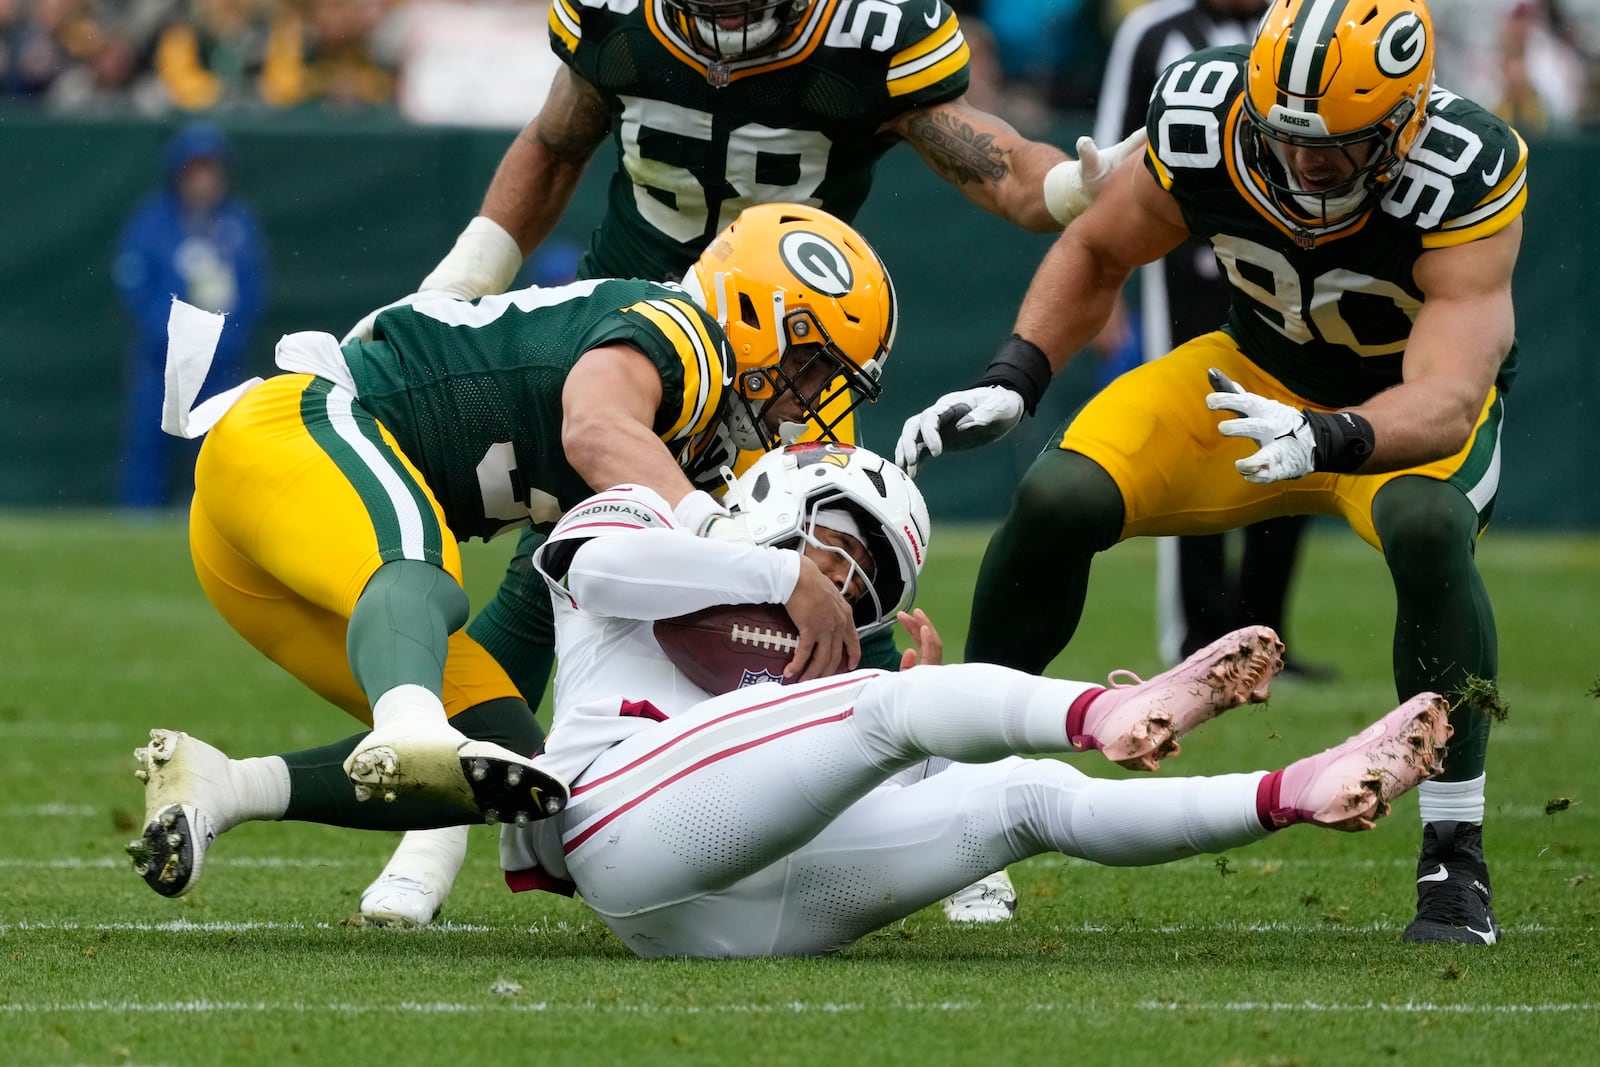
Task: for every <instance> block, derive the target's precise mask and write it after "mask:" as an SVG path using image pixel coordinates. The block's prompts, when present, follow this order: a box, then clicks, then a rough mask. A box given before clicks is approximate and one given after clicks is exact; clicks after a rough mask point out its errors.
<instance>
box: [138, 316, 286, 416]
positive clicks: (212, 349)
mask: <svg viewBox="0 0 1600 1067" xmlns="http://www.w3.org/2000/svg"><path fill="white" fill-rule="evenodd" d="M222 321H223V316H222V315H221V314H218V313H217V312H214V311H202V310H200V309H199V308H197V307H195V306H194V305H193V304H186V303H184V302H183V301H182V300H179V299H178V298H177V297H173V298H172V311H171V313H169V314H168V315H167V369H166V392H165V394H164V395H163V396H162V398H161V429H162V430H164V431H166V432H167V433H169V434H171V435H172V436H174V437H183V438H195V437H199V436H200V435H201V434H203V433H205V432H206V431H207V430H209V429H211V427H213V426H215V425H216V424H217V420H218V419H220V418H222V416H223V414H224V413H225V412H226V411H227V410H228V409H229V408H230V407H232V406H233V402H234V401H235V400H238V399H239V398H240V397H241V396H243V395H244V394H245V393H247V392H249V391H250V390H251V389H254V388H255V387H256V386H258V385H260V384H261V379H260V378H251V379H250V380H249V381H246V382H240V383H239V384H238V385H236V386H234V387H233V388H232V389H229V390H228V391H227V392H225V393H218V394H217V395H216V396H214V397H212V398H211V399H210V400H207V401H206V402H205V403H203V404H201V405H200V406H199V407H195V406H194V400H195V397H197V396H199V395H200V387H201V386H202V385H204V384H205V380H206V372H207V371H209V370H210V369H211V360H212V359H213V358H214V357H215V356H216V354H217V342H218V341H219V340H220V339H221V338H222Z"/></svg>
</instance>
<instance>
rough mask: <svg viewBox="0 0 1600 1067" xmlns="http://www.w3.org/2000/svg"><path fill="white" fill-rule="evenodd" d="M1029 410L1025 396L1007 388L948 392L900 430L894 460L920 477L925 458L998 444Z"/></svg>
mask: <svg viewBox="0 0 1600 1067" xmlns="http://www.w3.org/2000/svg"><path fill="white" fill-rule="evenodd" d="M1025 412H1026V408H1025V407H1024V404H1023V401H1022V394H1020V393H1018V392H1017V391H1016V390H1014V389H1007V388H1006V387H1005V386H1003V385H980V386H977V387H976V388H972V389H961V390H958V391H956V392H954V393H946V394H945V395H944V396H941V397H940V398H939V399H938V400H936V401H934V402H933V404H932V405H931V406H930V407H929V408H927V410H925V411H923V412H922V413H921V414H918V415H913V416H911V417H910V418H909V419H907V420H906V421H905V425H904V426H902V427H901V428H900V439H899V440H898V441H897V442H895V446H894V461H895V463H897V464H898V465H899V466H900V468H901V469H902V470H904V471H905V472H906V473H907V474H909V475H912V476H913V477H915V476H916V473H917V467H918V465H919V464H921V462H922V459H923V457H924V456H927V457H928V458H930V459H931V458H932V457H934V456H938V455H942V454H943V453H944V450H945V449H947V448H948V449H950V450H951V451H952V452H956V451H960V450H961V449H965V448H977V447H978V446H980V445H986V444H988V443H989V442H990V441H998V440H999V439H1000V438H1002V437H1004V436H1005V435H1006V434H1008V433H1010V432H1011V430H1012V429H1013V428H1014V427H1015V426H1016V425H1017V423H1019V422H1021V421H1022V416H1023V415H1024V414H1025Z"/></svg>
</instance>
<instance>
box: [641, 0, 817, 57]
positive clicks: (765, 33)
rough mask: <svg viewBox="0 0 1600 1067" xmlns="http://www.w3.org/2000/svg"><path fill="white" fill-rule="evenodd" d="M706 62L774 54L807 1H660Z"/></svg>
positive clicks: (798, 18)
mask: <svg viewBox="0 0 1600 1067" xmlns="http://www.w3.org/2000/svg"><path fill="white" fill-rule="evenodd" d="M663 4H664V5H665V7H666V8H667V10H668V11H670V12H671V13H672V14H673V16H674V18H675V19H676V20H677V23H678V29H679V30H680V32H682V34H683V36H684V37H685V38H686V39H687V40H688V42H689V44H690V45H692V46H693V47H694V50H695V51H696V52H698V53H699V54H700V55H701V56H703V57H705V58H706V59H710V60H714V61H720V62H727V61H729V60H734V59H744V58H746V57H748V56H759V55H761V54H763V53H766V52H772V51H776V50H777V48H778V46H779V45H781V44H782V43H783V41H784V39H785V38H787V37H788V36H789V31H790V30H792V29H794V27H795V26H796V25H797V24H798V23H799V21H800V19H801V17H802V16H803V15H804V14H805V12H806V9H807V8H808V7H810V6H811V0H663Z"/></svg>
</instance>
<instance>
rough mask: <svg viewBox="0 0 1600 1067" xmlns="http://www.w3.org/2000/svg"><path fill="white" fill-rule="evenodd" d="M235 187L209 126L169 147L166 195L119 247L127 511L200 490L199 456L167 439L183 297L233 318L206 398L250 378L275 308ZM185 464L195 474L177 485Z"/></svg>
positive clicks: (220, 137)
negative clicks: (169, 356)
mask: <svg viewBox="0 0 1600 1067" xmlns="http://www.w3.org/2000/svg"><path fill="white" fill-rule="evenodd" d="M231 185H232V164H231V160H230V153H229V147H228V140H227V137H226V136H225V135H224V134H223V132H222V131H221V130H219V129H218V128H216V127H215V126H211V125H207V124H195V125H191V126H187V127H185V128H184V129H182V130H180V131H179V132H178V133H177V134H176V135H174V136H173V138H172V140H171V141H170V142H168V144H167V150H166V177H165V181H164V182H163V184H162V187H161V188H160V189H159V190H156V191H155V192H152V193H150V194H149V195H148V196H146V197H145V198H144V199H143V200H142V201H140V203H139V206H138V207H137V208H136V209H135V210H134V212H133V215H132V216H131V217H130V218H129V220H128V223H127V226H126V227H125V228H124V230H123V233H122V238H121V241H120V242H119V244H118V246H117V254H116V259H115V261H114V265H113V270H112V275H113V277H114V279H115V281H116V286H117V291H118V292H119V293H120V294H121V296H122V300H123V303H125V304H126V305H127V306H128V310H129V311H131V312H132V313H133V318H134V322H135V335H134V342H133V346H132V350H131V352H130V353H129V365H128V412H127V419H128V421H127V426H126V429H125V431H124V434H123V453H122V471H121V479H120V488H119V492H118V497H119V501H120V503H121V504H122V505H123V506H124V507H128V508H159V507H165V506H167V505H168V504H170V503H173V502H175V501H177V500H180V499H182V498H183V497H184V496H186V495H187V492H188V489H187V486H188V485H189V484H190V483H191V482H192V477H193V471H192V465H193V461H194V448H193V447H192V446H189V447H185V446H186V445H187V444H188V443H187V442H180V441H178V440H176V439H175V438H172V437H169V436H167V435H166V434H163V433H162V432H161V395H162V386H163V369H164V367H165V364H166V351H167V315H168V312H169V311H170V309H171V307H172V298H173V297H174V296H177V297H178V298H180V299H182V300H185V301H187V302H188V303H190V304H193V305H195V306H196V307H200V308H204V309H206V310H207V311H220V312H223V313H225V314H226V315H227V320H226V322H225V324H224V326H223V330H222V340H221V343H220V344H219V345H218V347H217V354H216V359H215V361H214V362H213V363H212V365H211V372H210V374H209V376H208V377H207V379H206V384H205V386H204V387H203V388H202V389H201V394H200V395H201V396H202V397H205V396H209V395H210V394H211V393H213V392H216V391H218V390H219V389H221V388H226V387H228V386H231V385H234V384H236V383H237V382H238V381H239V379H240V378H242V377H243V376H244V375H243V364H244V355H245V347H246V345H247V344H248V342H249V339H250V336H251V333H252V331H253V330H254V328H255V325H256V323H257V322H258V321H259V319H260V317H261V311H262V307H263V305H264V304H265V302H266V254H265V248H264V244H263V241H262V237H261V229H260V226H259V225H258V224H257V222H256V217H255V214H254V212H252V211H251V210H250V209H249V208H248V207H246V206H245V205H244V203H242V202H241V201H240V200H239V199H238V197H236V196H235V195H234V194H233V191H232V188H231ZM180 462H184V463H185V465H186V466H187V467H188V468H190V469H189V470H188V471H187V472H186V473H185V475H184V476H183V477H182V478H181V479H174V478H173V477H172V473H173V472H172V468H173V467H174V466H175V465H176V464H178V463H180Z"/></svg>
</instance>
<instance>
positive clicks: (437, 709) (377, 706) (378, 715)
mask: <svg viewBox="0 0 1600 1067" xmlns="http://www.w3.org/2000/svg"><path fill="white" fill-rule="evenodd" d="M446 721H447V720H446V716H445V712H444V702H443V701H441V700H440V699H439V697H438V694H436V693H434V692H432V691H431V690H429V689H426V688H424V687H422V686H420V685H397V686H395V687H394V688H393V689H390V690H388V691H387V692H385V693H384V694H383V695H382V696H380V697H379V698H378V699H377V700H376V701H374V702H373V705H372V729H373V730H374V731H377V730H397V729H405V728H406V727H413V726H432V725H435V724H442V723H444V722H446Z"/></svg>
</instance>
